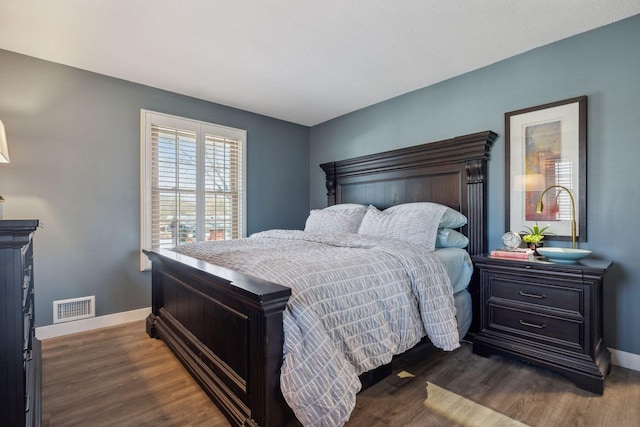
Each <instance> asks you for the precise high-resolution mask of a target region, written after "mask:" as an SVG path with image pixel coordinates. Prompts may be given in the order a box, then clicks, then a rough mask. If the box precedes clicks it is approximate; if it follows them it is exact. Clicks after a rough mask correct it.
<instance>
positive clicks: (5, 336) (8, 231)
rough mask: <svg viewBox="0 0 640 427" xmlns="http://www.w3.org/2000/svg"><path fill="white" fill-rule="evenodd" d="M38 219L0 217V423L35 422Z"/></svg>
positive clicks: (37, 398) (37, 419)
mask: <svg viewBox="0 0 640 427" xmlns="http://www.w3.org/2000/svg"><path fill="white" fill-rule="evenodd" d="M37 227H38V220H0V292H1V293H0V298H1V299H0V361H1V363H0V425H3V426H25V425H26V426H39V425H40V421H41V417H40V383H41V372H42V369H41V364H42V358H41V352H40V342H39V341H38V340H37V339H36V338H35V321H34V288H33V245H32V237H33V233H34V232H35V230H36V228H37Z"/></svg>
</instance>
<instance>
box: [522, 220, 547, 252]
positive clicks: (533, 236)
mask: <svg viewBox="0 0 640 427" xmlns="http://www.w3.org/2000/svg"><path fill="white" fill-rule="evenodd" d="M524 228H525V229H526V230H524V231H521V232H520V233H526V234H525V235H524V236H522V240H523V241H524V242H525V243H526V244H527V246H528V247H529V249H533V250H534V251H535V254H536V255H538V248H539V247H541V246H542V239H544V236H546V235H555V233H550V232H547V230H548V229H549V226H546V227H542V228H540V227H538V223H537V222H536V223H535V224H534V226H533V227H524Z"/></svg>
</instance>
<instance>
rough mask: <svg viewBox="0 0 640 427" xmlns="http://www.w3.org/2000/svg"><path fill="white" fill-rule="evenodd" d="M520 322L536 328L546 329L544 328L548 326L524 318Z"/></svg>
mask: <svg viewBox="0 0 640 427" xmlns="http://www.w3.org/2000/svg"><path fill="white" fill-rule="evenodd" d="M520 324H521V325H522V326H529V327H530V328H536V329H544V328H546V327H547V325H544V324H542V325H536V324H535V323H529V322H525V321H524V320H521V321H520Z"/></svg>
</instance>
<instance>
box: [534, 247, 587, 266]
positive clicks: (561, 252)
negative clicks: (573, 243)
mask: <svg viewBox="0 0 640 427" xmlns="http://www.w3.org/2000/svg"><path fill="white" fill-rule="evenodd" d="M538 253H539V254H540V255H542V256H543V257H546V258H547V259H548V260H549V261H551V262H559V263H562V264H575V263H577V262H578V261H580V260H581V259H582V258H585V257H588V256H589V255H591V251H590V250H588V249H572V248H548V247H547V248H538Z"/></svg>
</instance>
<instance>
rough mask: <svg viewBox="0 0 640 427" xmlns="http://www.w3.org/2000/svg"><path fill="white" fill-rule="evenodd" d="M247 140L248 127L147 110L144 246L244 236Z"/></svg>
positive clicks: (143, 142) (143, 136) (143, 147)
mask: <svg viewBox="0 0 640 427" xmlns="http://www.w3.org/2000/svg"><path fill="white" fill-rule="evenodd" d="M245 141H246V131H244V130H240V129H233V128H229V127H225V126H219V125H214V124H211V123H204V122H197V121H194V120H189V119H184V118H180V117H175V116H169V115H165V114H160V113H154V112H151V111H146V110H142V112H141V163H142V167H141V170H142V177H141V185H142V189H141V214H142V218H141V227H142V230H141V246H142V248H153V249H169V248H172V247H174V246H175V245H178V244H181V243H186V242H195V241H202V240H227V239H236V238H239V237H243V236H244V229H245V213H244V207H245V194H246V191H245V182H246V181H245V179H244V164H245V162H244V146H245ZM149 268H150V263H149V261H148V260H147V257H146V256H145V255H144V254H143V255H142V259H141V269H142V270H146V269H149Z"/></svg>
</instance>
